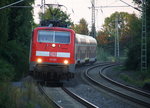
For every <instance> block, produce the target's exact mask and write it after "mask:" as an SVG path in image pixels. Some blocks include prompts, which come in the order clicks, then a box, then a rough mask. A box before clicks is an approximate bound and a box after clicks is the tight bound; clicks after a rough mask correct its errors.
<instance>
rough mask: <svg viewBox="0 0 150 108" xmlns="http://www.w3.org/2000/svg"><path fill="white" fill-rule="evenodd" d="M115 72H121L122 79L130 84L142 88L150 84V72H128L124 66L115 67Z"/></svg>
mask: <svg viewBox="0 0 150 108" xmlns="http://www.w3.org/2000/svg"><path fill="white" fill-rule="evenodd" d="M113 70H117V71H121V73H120V75H119V77H120V79H122V80H123V81H125V82H127V83H128V84H131V85H134V86H137V87H140V88H142V87H143V86H144V84H145V83H150V70H148V71H147V72H140V71H126V70H125V67H124V66H118V67H115V68H114V69H113ZM122 71H123V72H122Z"/></svg>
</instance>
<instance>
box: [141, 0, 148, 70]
mask: <svg viewBox="0 0 150 108" xmlns="http://www.w3.org/2000/svg"><path fill="white" fill-rule="evenodd" d="M142 10H143V11H142V35H141V72H147V34H146V0H143V1H142Z"/></svg>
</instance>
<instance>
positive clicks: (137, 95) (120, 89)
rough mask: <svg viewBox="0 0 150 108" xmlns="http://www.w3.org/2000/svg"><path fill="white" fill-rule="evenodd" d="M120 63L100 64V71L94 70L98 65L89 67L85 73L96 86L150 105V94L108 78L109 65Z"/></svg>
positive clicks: (145, 105)
mask: <svg viewBox="0 0 150 108" xmlns="http://www.w3.org/2000/svg"><path fill="white" fill-rule="evenodd" d="M116 65H118V64H104V65H102V64H100V65H99V66H101V68H100V70H99V72H96V71H93V70H94V68H96V67H98V65H97V66H93V67H91V68H88V69H87V70H86V72H85V74H84V76H85V77H86V79H87V80H88V81H90V82H92V84H95V85H96V86H98V87H100V88H103V89H105V90H107V91H109V92H112V93H114V94H117V95H119V96H121V97H123V98H125V99H127V100H130V101H132V102H135V103H137V104H140V105H142V106H144V107H149V106H150V94H148V93H146V92H144V91H141V90H138V89H135V88H132V87H129V86H126V85H123V84H121V83H118V82H116V81H114V80H112V79H110V78H108V77H107V76H106V75H105V74H106V70H107V69H109V67H112V66H116Z"/></svg>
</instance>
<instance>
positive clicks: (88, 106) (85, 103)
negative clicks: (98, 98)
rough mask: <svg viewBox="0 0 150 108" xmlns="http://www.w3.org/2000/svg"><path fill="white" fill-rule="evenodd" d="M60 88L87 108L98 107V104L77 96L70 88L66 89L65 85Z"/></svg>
mask: <svg viewBox="0 0 150 108" xmlns="http://www.w3.org/2000/svg"><path fill="white" fill-rule="evenodd" d="M62 90H64V91H65V92H66V93H67V94H68V95H69V96H71V97H72V98H74V99H75V100H77V101H78V102H80V103H81V104H83V105H84V106H86V107H87V108H99V107H98V106H96V105H94V104H92V103H90V102H88V101H87V100H85V99H83V98H82V97H80V96H78V95H77V94H75V93H73V92H71V91H70V90H68V89H67V88H65V87H62Z"/></svg>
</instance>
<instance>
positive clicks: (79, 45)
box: [29, 27, 97, 80]
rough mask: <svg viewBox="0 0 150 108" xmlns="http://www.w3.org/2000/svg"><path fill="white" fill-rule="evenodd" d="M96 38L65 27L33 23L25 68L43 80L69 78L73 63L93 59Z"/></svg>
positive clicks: (73, 66)
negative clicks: (28, 55)
mask: <svg viewBox="0 0 150 108" xmlns="http://www.w3.org/2000/svg"><path fill="white" fill-rule="evenodd" d="M96 45H97V42H96V40H95V39H94V38H92V37H91V36H86V35H80V34H75V32H74V31H73V30H71V29H68V28H61V27H37V28H35V29H34V30H33V34H32V40H31V47H30V68H29V71H30V73H31V74H32V75H33V76H34V77H36V78H37V77H38V78H39V79H43V80H61V79H70V78H73V76H74V72H75V65H76V64H84V63H88V62H91V63H93V62H95V61H96Z"/></svg>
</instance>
